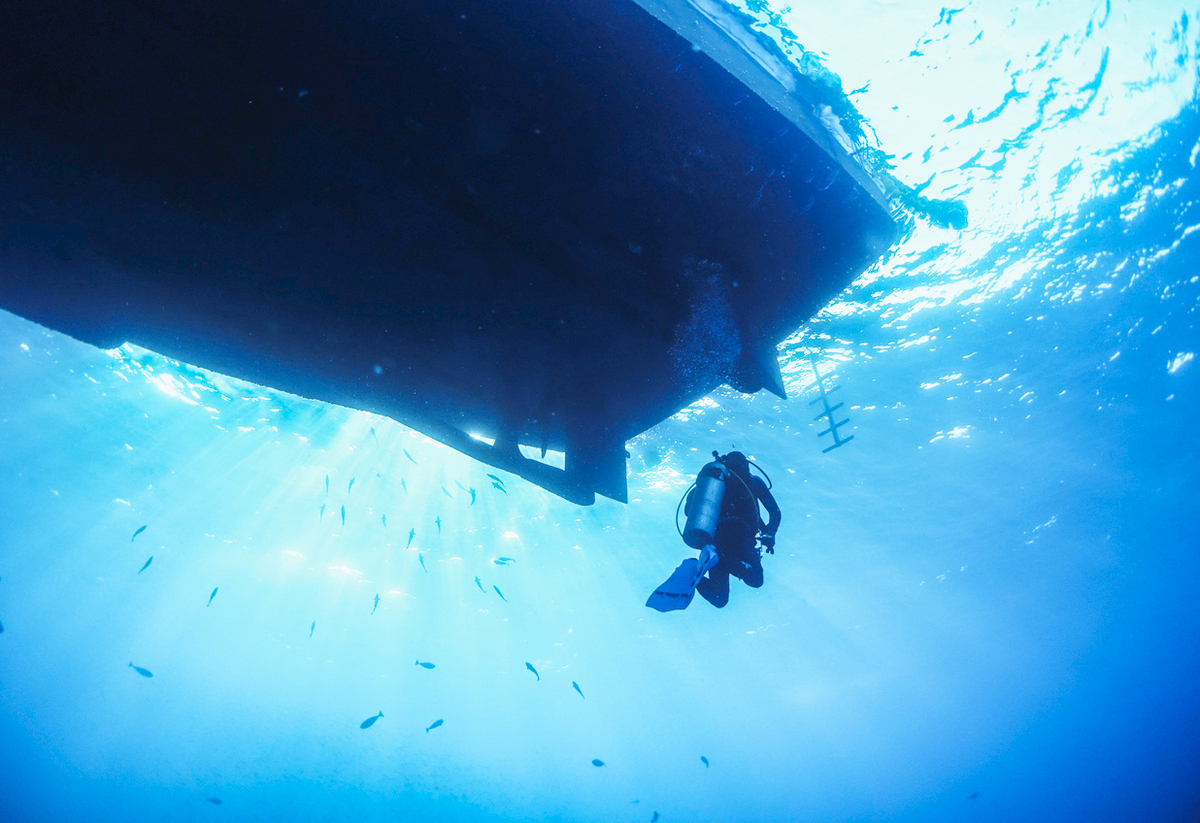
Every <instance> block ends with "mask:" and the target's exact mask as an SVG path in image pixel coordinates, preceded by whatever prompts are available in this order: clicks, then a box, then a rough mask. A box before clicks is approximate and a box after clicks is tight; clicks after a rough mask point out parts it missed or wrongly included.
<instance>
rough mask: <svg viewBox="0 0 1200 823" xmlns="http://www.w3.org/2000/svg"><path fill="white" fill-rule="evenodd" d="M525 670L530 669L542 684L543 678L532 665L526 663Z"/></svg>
mask: <svg viewBox="0 0 1200 823" xmlns="http://www.w3.org/2000/svg"><path fill="white" fill-rule="evenodd" d="M525 668H527V669H529V671H531V672H533V676H534V677H536V678H537V682H539V683H541V682H542V676H541V675H540V674H538V673H537V669H535V668H534V667H533V664H532V663H526V664H525Z"/></svg>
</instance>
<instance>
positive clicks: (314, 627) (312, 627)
mask: <svg viewBox="0 0 1200 823" xmlns="http://www.w3.org/2000/svg"><path fill="white" fill-rule="evenodd" d="M316 630H317V621H315V620H314V621H313V624H312V625H311V626H309V628H308V636H309V637H312V633H313V632H315V631H316Z"/></svg>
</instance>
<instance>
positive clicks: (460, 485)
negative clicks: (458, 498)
mask: <svg viewBox="0 0 1200 823" xmlns="http://www.w3.org/2000/svg"><path fill="white" fill-rule="evenodd" d="M454 485H456V486H458V487H459V488H460V489H462V490H463V491H466V490H467V487H466V486H464V485H463V484H462V483H459V482H458V481H457V480H455V481H454Z"/></svg>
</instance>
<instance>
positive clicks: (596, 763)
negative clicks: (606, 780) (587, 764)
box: [592, 760, 604, 769]
mask: <svg viewBox="0 0 1200 823" xmlns="http://www.w3.org/2000/svg"><path fill="white" fill-rule="evenodd" d="M592 765H593V766H595V767H596V768H597V769H598V768H600V767H601V766H603V765H604V761H603V760H593V761H592Z"/></svg>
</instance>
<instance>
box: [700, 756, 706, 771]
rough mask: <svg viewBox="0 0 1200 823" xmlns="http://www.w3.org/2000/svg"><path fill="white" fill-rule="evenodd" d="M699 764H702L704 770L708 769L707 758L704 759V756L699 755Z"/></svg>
mask: <svg viewBox="0 0 1200 823" xmlns="http://www.w3.org/2000/svg"><path fill="white" fill-rule="evenodd" d="M700 762H701V763H703V764H704V768H706V769H707V768H708V758H707V757H705V756H704V755H700Z"/></svg>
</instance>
